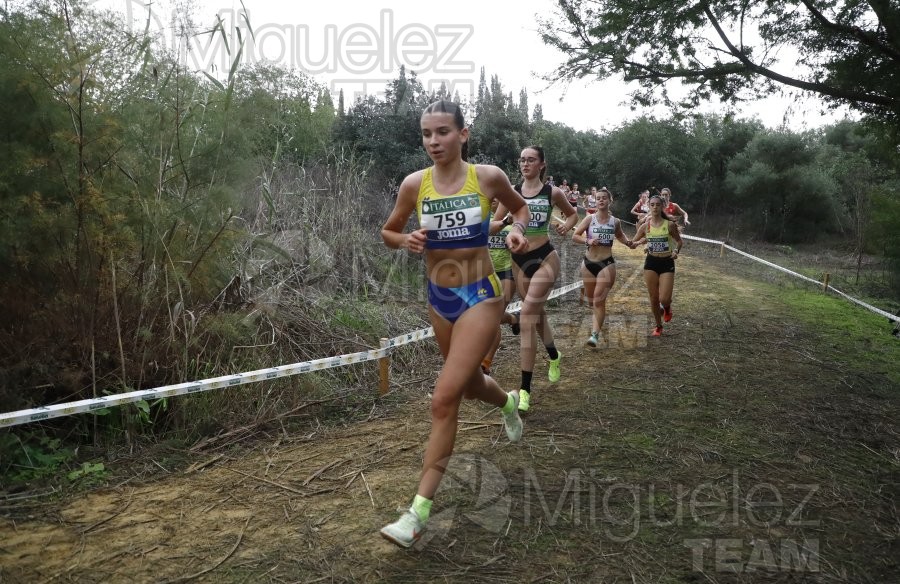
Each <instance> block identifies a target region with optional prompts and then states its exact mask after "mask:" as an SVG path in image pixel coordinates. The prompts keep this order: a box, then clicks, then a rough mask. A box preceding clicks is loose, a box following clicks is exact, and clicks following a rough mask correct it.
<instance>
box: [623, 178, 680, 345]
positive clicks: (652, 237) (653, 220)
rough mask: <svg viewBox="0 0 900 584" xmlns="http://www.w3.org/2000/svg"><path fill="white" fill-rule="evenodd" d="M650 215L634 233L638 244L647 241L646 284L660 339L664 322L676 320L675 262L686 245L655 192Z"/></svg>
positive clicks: (656, 330) (652, 197)
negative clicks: (674, 305)
mask: <svg viewBox="0 0 900 584" xmlns="http://www.w3.org/2000/svg"><path fill="white" fill-rule="evenodd" d="M648 205H649V206H650V212H649V213H648V214H647V220H646V221H644V222H643V223H641V225H640V226H639V227H638V230H637V233H635V234H634V243H635V245H638V244H640V243H643V242H644V241H646V242H647V257H646V258H645V260H644V283H645V284H646V285H647V294H648V295H649V297H650V310H651V311H652V312H653V318H654V320H656V328H654V329H653V332H652V333H651V336H654V337H659V336H661V335H662V331H663V320H665V321H666V322H669V321H670V320H672V292H673V290H674V288H675V260H676V259H678V253H679V252H680V251H681V246H683V245H684V242H683V241H682V239H681V233H680V232H679V231H678V226H677V225H676V224H675V221H674V220H672V217H671V216H669V215H666V213H665V205H666V203H665V201H664V200H663V198H662V197H661V196H660V195H659V194H657V193H654V194H653V195H651V196H650V200H649V201H648Z"/></svg>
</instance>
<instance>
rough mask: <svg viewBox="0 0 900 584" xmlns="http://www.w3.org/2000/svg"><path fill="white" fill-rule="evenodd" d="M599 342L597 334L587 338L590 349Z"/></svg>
mask: <svg viewBox="0 0 900 584" xmlns="http://www.w3.org/2000/svg"><path fill="white" fill-rule="evenodd" d="M599 342H600V339H599V337H598V335H597V333H591V336H590V337H588V340H587V344H588V345H589V346H591V347H596V346H597V343H599Z"/></svg>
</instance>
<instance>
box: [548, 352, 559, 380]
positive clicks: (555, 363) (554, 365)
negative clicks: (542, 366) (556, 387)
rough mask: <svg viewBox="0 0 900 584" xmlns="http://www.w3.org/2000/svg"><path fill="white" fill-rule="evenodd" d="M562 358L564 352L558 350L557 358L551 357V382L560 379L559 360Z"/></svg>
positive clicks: (549, 370) (549, 374) (549, 371)
mask: <svg viewBox="0 0 900 584" xmlns="http://www.w3.org/2000/svg"><path fill="white" fill-rule="evenodd" d="M561 360H562V353H560V352H559V351H557V354H556V359H550V369H548V370H547V379H549V380H550V383H556V382H557V381H559V375H560V374H559V362H560V361H561Z"/></svg>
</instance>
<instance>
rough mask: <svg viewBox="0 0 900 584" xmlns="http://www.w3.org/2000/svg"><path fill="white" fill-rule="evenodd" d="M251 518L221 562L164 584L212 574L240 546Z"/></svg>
mask: <svg viewBox="0 0 900 584" xmlns="http://www.w3.org/2000/svg"><path fill="white" fill-rule="evenodd" d="M252 518H253V515H250V516H249V517H247V521H245V522H244V527H243V528H241V532H240V533H239V534H238V538H237V541H236V542H234V546H233V547H232V548H231V550H230V551H229V552H228V553H227V554H225V556H224V557H223V558H222V559H221V560H219V561H218V562H216V563H215V565H212V566H210V567H209V568H206V569H205V570H200V571H199V572H197V573H196V574H191V575H190V576H183V577H181V578H176V579H174V580H168V581H166V584H173V583H174V582H187V581H188V580H193V579H194V578H198V577H200V576H202V575H204V574H208V573H210V572H212V571H213V570H215V569H216V568H218V567H219V566H221V565H222V564H224V563H225V560H227V559H228V558H230V557H231V556H232V554H234V552H235V551H236V550H237V549H238V546H239V545H241V540H242V539H244V531H246V530H247V525H249V524H250V520H251V519H252Z"/></svg>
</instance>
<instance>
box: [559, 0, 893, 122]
mask: <svg viewBox="0 0 900 584" xmlns="http://www.w3.org/2000/svg"><path fill="white" fill-rule="evenodd" d="M558 4H559V11H558V14H557V16H556V18H551V19H549V20H546V21H545V22H544V26H542V27H541V31H542V32H541V36H542V38H543V40H544V42H545V43H547V44H549V45H551V46H554V47H556V48H557V49H559V50H561V51H562V52H563V53H564V54H566V55H568V58H567V60H566V61H565V63H563V65H562V66H561V67H560V68H559V69H557V70H556V71H555V72H554V73H553V74H551V77H552V78H553V79H575V78H583V77H599V78H601V79H605V78H608V77H611V76H614V75H622V76H623V77H624V79H625V80H626V81H637V82H638V84H639V88H640V89H638V90H637V91H636V92H635V94H634V98H635V99H636V101H637V102H638V103H640V104H651V103H660V102H662V103H669V104H671V103H672V102H671V101H670V99H669V94H668V92H667V90H666V86H665V82H666V81H669V80H671V79H677V80H680V81H681V83H682V84H683V85H686V86H688V87H690V88H691V91H690V94H689V95H688V97H687V99H685V100H684V101H682V102H681V104H680V105H682V106H691V105H696V104H698V103H700V102H702V101H705V100H708V99H709V98H710V97H712V96H717V97H719V98H720V99H722V100H724V101H739V100H741V99H747V98H753V97H758V96H761V95H765V94H769V93H772V92H773V91H776V89H777V88H779V86H781V87H791V88H795V89H799V90H803V91H808V92H811V93H813V94H816V95H818V96H820V97H821V98H823V99H824V100H825V101H826V102H827V103H828V104H830V105H831V106H838V105H848V106H850V107H851V108H854V109H856V110H858V111H860V112H862V113H864V114H867V115H870V116H873V117H875V118H878V119H880V120H882V121H894V122H896V121H897V120H898V118H900V3H898V2H897V1H896V0H868V1H863V0H700V1H697V2H669V1H666V0H647V1H641V2H635V1H633V0H594V1H587V0H558ZM785 54H796V55H797V58H796V62H794V61H791V62H787V63H785V62H780V61H779V58H780V56H782V55H785Z"/></svg>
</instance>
